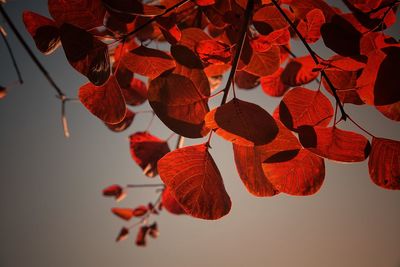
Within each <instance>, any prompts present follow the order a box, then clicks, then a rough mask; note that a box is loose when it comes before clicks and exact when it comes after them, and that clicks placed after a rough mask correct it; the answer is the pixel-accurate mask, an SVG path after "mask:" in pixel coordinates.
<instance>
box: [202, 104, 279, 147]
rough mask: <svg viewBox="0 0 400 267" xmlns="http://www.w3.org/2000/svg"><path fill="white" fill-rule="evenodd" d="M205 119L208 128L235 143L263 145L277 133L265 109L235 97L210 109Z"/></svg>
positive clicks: (275, 126)
mask: <svg viewBox="0 0 400 267" xmlns="http://www.w3.org/2000/svg"><path fill="white" fill-rule="evenodd" d="M205 121H206V125H207V127H208V128H209V129H212V130H214V131H215V132H216V134H218V135H219V136H221V137H222V138H224V139H225V140H228V141H229V142H232V143H234V144H237V145H244V146H255V145H264V144H267V143H269V142H271V141H272V140H273V139H274V138H275V137H276V135H277V134H278V127H277V125H276V123H275V120H274V118H272V116H271V115H270V114H269V113H268V112H267V111H265V110H264V109H262V108H261V107H260V106H258V105H256V104H253V103H249V102H245V101H242V100H239V99H237V98H234V99H232V100H231V101H229V102H228V103H226V104H224V105H222V106H220V107H218V108H215V109H213V110H212V111H210V112H209V113H208V114H207V115H206V117H205Z"/></svg>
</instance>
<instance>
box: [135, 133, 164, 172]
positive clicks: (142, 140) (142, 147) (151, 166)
mask: <svg viewBox="0 0 400 267" xmlns="http://www.w3.org/2000/svg"><path fill="white" fill-rule="evenodd" d="M129 142H130V152H131V156H132V158H133V160H134V161H135V162H136V163H137V164H138V165H139V166H140V167H141V168H142V170H143V173H144V174H145V175H146V176H148V177H154V176H156V175H157V162H158V160H159V159H161V158H162V157H163V156H164V155H165V154H167V153H168V152H169V151H170V149H169V146H168V143H167V142H166V141H164V140H161V139H159V138H157V137H155V136H153V135H151V134H150V133H148V132H137V133H135V134H132V135H131V136H130V137H129Z"/></svg>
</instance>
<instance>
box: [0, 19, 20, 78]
mask: <svg viewBox="0 0 400 267" xmlns="http://www.w3.org/2000/svg"><path fill="white" fill-rule="evenodd" d="M0 33H1V37H2V38H3V40H4V43H5V44H6V47H7V50H8V53H9V54H10V57H11V60H12V63H13V66H14V69H15V72H16V73H17V76H18V81H19V83H20V84H23V83H24V81H23V79H22V75H21V71H20V69H19V67H18V64H17V61H16V60H15V56H14V53H13V51H12V49H11V46H10V43H9V42H8V40H7V35H6V32H5V31H4V29H3V28H2V27H1V26H0Z"/></svg>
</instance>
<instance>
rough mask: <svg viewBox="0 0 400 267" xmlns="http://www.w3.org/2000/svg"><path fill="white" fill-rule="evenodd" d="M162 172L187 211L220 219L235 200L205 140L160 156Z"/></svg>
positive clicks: (199, 215) (195, 214)
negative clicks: (228, 190) (229, 194)
mask: <svg viewBox="0 0 400 267" xmlns="http://www.w3.org/2000/svg"><path fill="white" fill-rule="evenodd" d="M158 172H159V173H160V177H161V180H162V181H163V182H164V183H165V185H166V186H167V187H168V188H169V189H170V190H171V193H172V195H173V196H174V197H175V199H176V200H177V201H178V203H179V204H180V205H181V206H182V208H183V209H184V210H185V212H186V213H187V214H189V215H191V216H193V217H197V218H201V219H206V220H216V219H219V218H221V217H222V216H224V215H226V214H228V213H229V211H230V209H231V200H230V198H229V196H228V194H227V193H226V191H225V187H224V184H223V181H222V177H221V174H220V172H219V170H218V168H217V166H216V165H215V162H214V160H213V158H212V157H211V155H210V153H209V152H208V148H207V146H206V145H205V144H201V145H195V146H189V147H184V148H181V149H177V150H174V151H172V152H170V153H168V154H167V155H165V156H164V157H163V158H162V159H160V160H159V162H158Z"/></svg>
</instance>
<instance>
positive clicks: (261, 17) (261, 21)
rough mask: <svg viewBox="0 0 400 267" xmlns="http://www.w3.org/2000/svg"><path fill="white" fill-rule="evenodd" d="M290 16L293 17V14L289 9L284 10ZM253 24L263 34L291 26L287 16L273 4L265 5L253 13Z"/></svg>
mask: <svg viewBox="0 0 400 267" xmlns="http://www.w3.org/2000/svg"><path fill="white" fill-rule="evenodd" d="M284 11H285V13H286V15H288V16H289V18H291V19H293V14H292V13H291V12H290V11H289V10H286V9H285V10H284ZM253 24H254V27H255V28H256V29H257V31H258V32H259V33H260V34H262V35H268V34H269V33H271V32H273V31H276V30H281V29H285V28H287V27H289V24H288V23H287V22H286V20H285V18H284V17H283V16H282V15H281V14H280V12H279V11H278V9H277V8H276V7H274V6H272V5H267V6H263V7H262V8H260V9H258V10H257V11H256V12H255V13H254V15H253Z"/></svg>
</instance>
